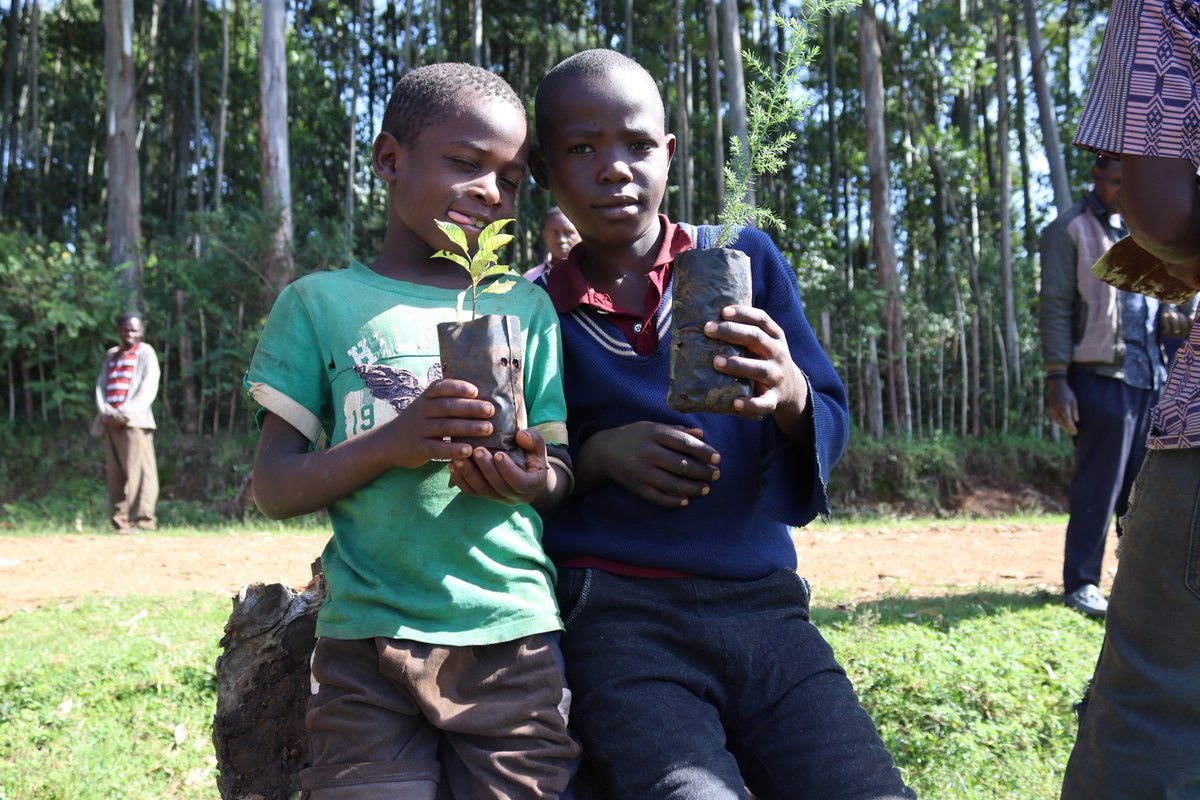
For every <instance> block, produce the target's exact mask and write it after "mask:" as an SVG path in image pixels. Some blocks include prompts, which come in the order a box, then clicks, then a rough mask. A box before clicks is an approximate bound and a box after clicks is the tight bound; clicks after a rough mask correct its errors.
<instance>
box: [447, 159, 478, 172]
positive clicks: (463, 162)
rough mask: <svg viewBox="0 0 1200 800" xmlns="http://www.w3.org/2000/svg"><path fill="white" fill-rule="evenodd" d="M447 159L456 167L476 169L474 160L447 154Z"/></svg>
mask: <svg viewBox="0 0 1200 800" xmlns="http://www.w3.org/2000/svg"><path fill="white" fill-rule="evenodd" d="M449 160H450V163H452V164H454V165H455V166H457V167H461V168H462V169H469V170H474V169H477V167H476V165H475V162H474V161H471V160H470V159H466V158H459V157H458V156H449Z"/></svg>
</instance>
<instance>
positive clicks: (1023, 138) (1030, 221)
mask: <svg viewBox="0 0 1200 800" xmlns="http://www.w3.org/2000/svg"><path fill="white" fill-rule="evenodd" d="M1010 16H1011V23H1012V48H1011V49H1012V62H1013V94H1014V95H1015V96H1016V98H1017V102H1016V104H1015V106H1014V111H1015V112H1016V123H1015V125H1014V127H1015V128H1016V129H1017V148H1018V153H1019V154H1020V158H1021V206H1022V209H1023V215H1024V225H1023V226H1022V229H1021V242H1022V244H1023V245H1024V248H1025V259H1026V261H1027V262H1028V263H1029V264H1030V265H1031V266H1032V265H1033V264H1034V263H1035V261H1036V259H1037V242H1038V234H1037V225H1036V224H1034V216H1033V192H1032V191H1031V190H1030V172H1031V170H1030V167H1029V133H1028V120H1029V116H1028V115H1027V114H1026V113H1025V69H1024V67H1023V66H1021V63H1022V62H1021V26H1020V18H1021V8H1020V5H1019V4H1017V3H1013V5H1012V7H1011V8H1010Z"/></svg>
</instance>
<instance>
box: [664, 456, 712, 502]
mask: <svg viewBox="0 0 1200 800" xmlns="http://www.w3.org/2000/svg"><path fill="white" fill-rule="evenodd" d="M655 462H656V466H658V468H659V469H661V470H662V471H663V472H665V473H667V474H668V476H669V477H670V478H671V479H672V480H678V479H684V481H686V484H687V485H686V487H684V489H685V490H682V491H678V492H677V493H678V494H686V495H696V494H700V492H699V491H698V489H699V487H701V486H703V485H704V484H705V483H708V482H709V481H715V480H716V479H717V478H719V477H721V471H720V470H719V469H717V467H716V466H715V465H714V464H713V463H712V462H711V461H710V460H708V459H706V458H704V457H703V455H699V456H697V455H688V454H686V453H680V452H678V451H674V450H666V451H664V452H662V453H660V454H658V455H657V456H656V457H655ZM699 482H703V483H699ZM664 488H666V487H664ZM687 489H692V491H687Z"/></svg>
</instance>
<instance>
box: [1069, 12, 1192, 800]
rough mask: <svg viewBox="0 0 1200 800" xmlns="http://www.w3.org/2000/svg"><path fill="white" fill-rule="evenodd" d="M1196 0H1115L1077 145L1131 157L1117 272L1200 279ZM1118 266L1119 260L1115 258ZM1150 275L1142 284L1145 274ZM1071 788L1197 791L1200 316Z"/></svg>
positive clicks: (1136, 514)
mask: <svg viewBox="0 0 1200 800" xmlns="http://www.w3.org/2000/svg"><path fill="white" fill-rule="evenodd" d="M1198 87H1200V4H1197V3H1195V2H1164V1H1163V0H1142V1H1141V2H1138V1H1136V0H1116V2H1114V3H1113V6H1112V11H1111V13H1110V16H1109V20H1108V26H1107V28H1106V30H1105V34H1104V43H1103V46H1102V48H1101V52H1100V60H1099V63H1098V65H1097V68H1096V73H1095V76H1094V77H1093V79H1092V84H1091V87H1090V90H1089V92H1088V99H1087V104H1086V106H1085V108H1084V114H1083V118H1082V121H1081V123H1080V127H1079V130H1078V132H1077V133H1076V136H1075V144H1076V145H1078V146H1080V147H1084V148H1086V149H1088V150H1091V151H1092V152H1095V153H1098V154H1101V155H1107V156H1111V157H1114V158H1120V159H1121V161H1122V165H1123V183H1122V187H1121V192H1122V197H1123V200H1122V207H1123V209H1124V212H1125V220H1126V223H1127V224H1128V226H1129V229H1130V233H1131V239H1130V240H1128V241H1127V242H1125V243H1124V246H1121V245H1118V246H1115V247H1114V248H1113V249H1112V250H1111V251H1110V252H1109V254H1106V256H1105V259H1106V260H1111V261H1122V262H1124V263H1120V264H1102V267H1107V269H1105V271H1106V272H1107V273H1108V274H1120V273H1124V274H1126V275H1143V276H1157V277H1155V278H1154V282H1155V283H1156V284H1157V289H1156V290H1155V291H1157V292H1158V293H1159V296H1160V297H1163V298H1167V299H1169V296H1170V295H1172V294H1183V295H1186V294H1187V293H1188V292H1194V291H1196V290H1197V289H1200V189H1198V187H1197V183H1196V169H1197V167H1198V166H1200V123H1198V121H1200V92H1198ZM1117 267H1119V269H1115V268H1117ZM1143 285H1145V284H1143ZM1147 449H1148V453H1147V456H1146V460H1145V462H1144V463H1143V465H1142V470H1141V472H1140V473H1139V475H1138V477H1137V479H1136V481H1135V483H1134V487H1133V494H1132V496H1131V498H1130V502H1129V513H1128V515H1127V516H1126V518H1125V522H1124V537H1123V539H1122V543H1121V553H1120V559H1121V568H1120V570H1119V571H1118V573H1117V577H1116V581H1115V582H1114V585H1113V589H1112V594H1111V596H1110V599H1109V609H1108V617H1107V620H1106V628H1105V639H1104V645H1103V647H1102V649H1101V653H1100V659H1099V661H1098V663H1097V665H1096V672H1095V676H1094V677H1093V679H1092V684H1091V686H1090V688H1089V689H1088V693H1087V695H1086V696H1085V698H1084V701H1083V703H1081V704H1080V721H1079V733H1078V736H1077V738H1076V741H1075V746H1074V749H1073V751H1072V753H1071V757H1070V760H1069V761H1068V763H1067V769H1066V774H1065V776H1064V780H1063V787H1062V797H1063V798H1064V800H1076V799H1077V798H1101V797H1103V798H1108V797H1121V798H1164V799H1165V798H1184V797H1188V798H1197V797H1200V325H1197V324H1195V320H1193V324H1192V328H1191V332H1190V334H1189V336H1188V339H1187V341H1186V342H1185V343H1184V344H1183V346H1182V347H1181V348H1180V350H1179V352H1178V353H1177V354H1176V357H1175V359H1174V362H1173V364H1172V366H1171V372H1170V375H1169V377H1168V378H1167V383H1166V385H1165V386H1164V388H1163V391H1162V395H1161V397H1160V399H1159V402H1158V404H1157V405H1156V406H1155V408H1154V409H1153V411H1152V412H1151V418H1150V435H1149V439H1148V442H1147Z"/></svg>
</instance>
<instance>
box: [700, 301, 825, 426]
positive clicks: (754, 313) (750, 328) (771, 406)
mask: <svg viewBox="0 0 1200 800" xmlns="http://www.w3.org/2000/svg"><path fill="white" fill-rule="evenodd" d="M704 333H705V334H706V335H707V336H708V337H709V338H712V339H719V340H721V341H723V342H728V343H730V344H734V345H737V346H739V347H741V348H742V349H743V351H744V352H745V354H746V355H744V356H733V357H728V358H727V357H725V356H717V357H716V358H714V359H713V367H714V368H715V369H716V370H717V371H718V372H723V373H725V374H726V375H732V376H734V377H737V378H743V379H745V380H748V381H750V383H751V385H752V386H753V393H752V395H751V396H750V397H749V398H747V399H743V398H738V399H736V400H734V401H733V407H734V411H735V413H737V414H738V415H739V416H743V417H751V418H760V417H765V416H768V415H774V418H775V423H776V424H777V425H778V426H779V428H780V430H782V431H783V432H784V433H785V434H786V435H787V436H789V437H791V438H799V437H803V436H805V435H806V434H807V433H808V432H809V431H811V429H812V422H811V420H810V415H806V414H805V411H806V410H807V408H808V380H807V379H806V378H805V377H804V373H803V372H802V371H801V370H800V368H799V367H798V366H796V362H795V361H793V360H792V354H791V350H789V349H788V343H787V337H786V336H785V335H784V332H783V329H782V328H780V327H779V325H778V324H777V323H776V322H775V320H773V319H771V317H770V315H769V314H767V312H765V311H763V310H762V309H760V308H754V307H752V306H727V307H725V308H724V309H722V310H721V320H720V321H719V322H718V321H713V322H710V323H708V324H707V325H706V326H705V327H704Z"/></svg>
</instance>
